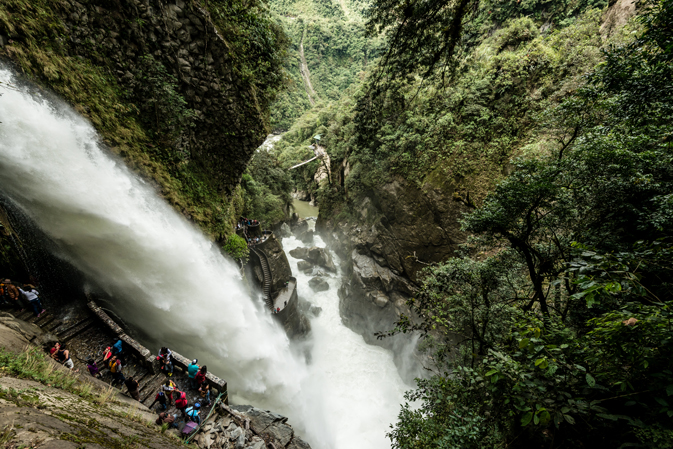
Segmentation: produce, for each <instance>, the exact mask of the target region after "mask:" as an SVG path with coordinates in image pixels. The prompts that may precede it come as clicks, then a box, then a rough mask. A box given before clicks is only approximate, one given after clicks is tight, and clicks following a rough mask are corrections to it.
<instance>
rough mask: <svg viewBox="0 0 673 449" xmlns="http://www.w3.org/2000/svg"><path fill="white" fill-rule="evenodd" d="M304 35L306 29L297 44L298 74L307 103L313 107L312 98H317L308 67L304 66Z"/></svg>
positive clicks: (313, 101)
mask: <svg viewBox="0 0 673 449" xmlns="http://www.w3.org/2000/svg"><path fill="white" fill-rule="evenodd" d="M305 34H306V28H304V31H303V32H302V34H301V41H300V42H299V59H300V61H299V73H301V77H302V79H303V80H304V88H305V89H306V95H308V101H309V103H311V106H315V100H314V98H315V97H317V95H316V94H315V91H314V90H313V86H312V85H311V74H310V73H309V71H308V65H307V64H306V58H305V57H304V35H305Z"/></svg>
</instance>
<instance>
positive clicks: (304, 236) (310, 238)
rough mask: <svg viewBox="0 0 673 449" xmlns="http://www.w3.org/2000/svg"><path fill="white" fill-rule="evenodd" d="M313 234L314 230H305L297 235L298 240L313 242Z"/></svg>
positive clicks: (307, 242)
mask: <svg viewBox="0 0 673 449" xmlns="http://www.w3.org/2000/svg"><path fill="white" fill-rule="evenodd" d="M314 235H315V232H313V231H310V230H309V231H306V232H304V233H303V234H301V235H299V237H298V238H299V240H301V241H302V243H306V244H307V245H308V244H311V243H313V236H314Z"/></svg>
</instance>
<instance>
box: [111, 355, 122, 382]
mask: <svg viewBox="0 0 673 449" xmlns="http://www.w3.org/2000/svg"><path fill="white" fill-rule="evenodd" d="M108 366H109V367H110V372H111V373H112V375H113V376H114V380H113V381H112V384H113V385H114V384H115V382H119V383H120V384H122V383H124V381H125V380H126V378H125V377H124V373H122V369H123V368H124V367H123V366H122V362H121V360H119V359H118V358H117V356H116V355H113V356H112V358H110V362H109V363H108Z"/></svg>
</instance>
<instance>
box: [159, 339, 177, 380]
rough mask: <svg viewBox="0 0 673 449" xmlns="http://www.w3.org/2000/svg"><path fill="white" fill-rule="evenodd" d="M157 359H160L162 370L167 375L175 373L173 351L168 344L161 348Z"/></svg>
mask: <svg viewBox="0 0 673 449" xmlns="http://www.w3.org/2000/svg"><path fill="white" fill-rule="evenodd" d="M157 360H159V363H160V364H161V366H160V369H161V371H162V372H163V373H164V374H165V375H166V376H168V377H171V376H172V375H173V353H172V352H171V350H170V349H168V348H167V347H166V346H162V348H161V349H159V355H158V356H157Z"/></svg>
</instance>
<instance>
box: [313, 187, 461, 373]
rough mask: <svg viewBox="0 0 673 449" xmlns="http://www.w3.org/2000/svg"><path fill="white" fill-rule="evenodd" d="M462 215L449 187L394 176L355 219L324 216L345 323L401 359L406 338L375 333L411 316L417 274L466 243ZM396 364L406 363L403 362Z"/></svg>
mask: <svg viewBox="0 0 673 449" xmlns="http://www.w3.org/2000/svg"><path fill="white" fill-rule="evenodd" d="M467 209H468V208H467V207H466V206H465V204H464V203H463V202H462V201H461V200H460V199H459V198H458V197H457V195H455V192H454V189H453V187H452V186H451V185H450V184H448V183H447V184H437V183H430V182H427V183H425V184H424V185H423V187H422V188H418V187H416V186H414V185H411V184H409V183H407V182H405V181H404V180H402V179H399V178H398V179H395V180H393V181H392V182H389V183H387V184H385V185H383V186H382V187H381V189H379V190H376V191H372V192H369V193H368V194H367V195H365V196H363V197H362V198H360V199H359V201H358V202H357V205H356V207H355V210H357V211H358V213H359V217H349V218H344V219H341V220H337V219H334V218H332V217H334V215H332V217H324V216H322V215H321V216H320V218H319V219H318V222H317V224H316V227H317V229H318V230H319V232H320V233H321V235H323V237H324V238H326V240H327V241H328V244H329V245H330V247H331V248H333V249H334V250H335V251H337V253H338V254H339V257H340V258H341V260H342V272H343V273H344V276H343V280H342V286H341V288H340V290H339V298H340V302H339V310H340V313H341V316H342V319H343V322H344V324H345V325H346V326H348V327H349V328H351V329H353V330H354V331H356V332H359V333H362V335H363V336H364V338H365V341H367V342H369V343H372V344H380V345H383V346H386V347H390V348H392V349H395V352H396V354H397V355H398V356H400V352H401V351H402V347H403V346H406V341H407V339H405V338H402V339H399V338H397V337H395V338H387V339H384V340H377V339H376V337H375V335H374V333H375V332H382V331H387V330H390V329H392V328H393V327H394V323H395V321H396V320H397V319H398V318H399V316H400V314H406V315H409V314H410V310H409V307H408V306H407V304H406V303H407V300H408V299H409V298H410V297H412V296H413V295H414V293H415V292H416V290H417V288H418V286H417V284H416V282H417V281H418V277H419V274H420V271H421V270H422V269H423V268H424V267H425V266H427V264H430V263H434V262H440V261H443V260H446V259H447V258H449V257H451V256H452V255H453V254H454V252H455V250H456V249H457V247H458V245H459V244H461V243H463V242H464V240H465V238H466V236H465V234H464V233H463V232H462V231H460V224H459V222H458V220H459V219H460V217H461V215H462V213H463V212H465V211H467ZM396 361H397V362H398V366H400V363H402V364H403V363H404V360H403V357H401V356H400V357H399V360H396ZM405 372H406V370H404V369H403V370H402V374H405ZM415 375H418V373H415ZM411 377H412V378H413V376H411Z"/></svg>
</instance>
